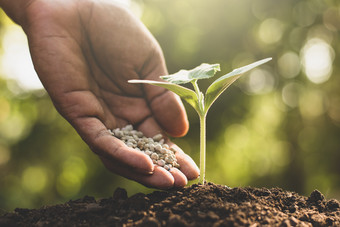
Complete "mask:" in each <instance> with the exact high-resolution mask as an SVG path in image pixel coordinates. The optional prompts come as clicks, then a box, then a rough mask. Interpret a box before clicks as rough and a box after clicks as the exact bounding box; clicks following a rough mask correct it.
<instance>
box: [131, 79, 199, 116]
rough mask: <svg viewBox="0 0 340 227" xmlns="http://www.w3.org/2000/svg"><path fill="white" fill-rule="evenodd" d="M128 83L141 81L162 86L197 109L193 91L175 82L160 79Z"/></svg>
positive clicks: (195, 96) (136, 81) (134, 81)
mask: <svg viewBox="0 0 340 227" xmlns="http://www.w3.org/2000/svg"><path fill="white" fill-rule="evenodd" d="M128 82H129V83H143V84H151V85H155V86H159V87H164V88H166V89H168V90H170V91H172V92H174V93H175V94H177V95H178V96H179V97H181V98H182V99H184V100H185V101H186V102H187V103H189V104H190V105H191V106H192V107H193V108H194V109H195V110H196V111H198V110H199V107H198V101H197V100H198V99H197V95H196V93H195V92H193V91H192V90H190V89H188V88H186V87H182V86H180V85H177V84H171V83H168V82H161V81H154V80H129V81H128Z"/></svg>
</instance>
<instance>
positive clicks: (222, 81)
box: [205, 58, 272, 112]
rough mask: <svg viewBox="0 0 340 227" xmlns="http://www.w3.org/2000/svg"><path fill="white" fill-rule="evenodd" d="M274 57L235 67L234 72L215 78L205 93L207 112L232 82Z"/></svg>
mask: <svg viewBox="0 0 340 227" xmlns="http://www.w3.org/2000/svg"><path fill="white" fill-rule="evenodd" d="M271 59H272V58H266V59H263V60H260V61H257V62H254V63H252V64H249V65H246V66H243V67H241V68H238V69H234V70H233V71H232V72H230V73H228V74H226V75H224V76H222V77H220V78H218V79H217V80H215V81H214V82H213V83H212V84H211V85H210V86H209V87H208V89H207V91H206V93H205V112H207V111H208V110H209V108H210V106H211V105H212V104H213V103H214V102H215V100H216V99H217V98H218V97H219V96H220V95H221V94H222V93H223V91H225V90H226V89H227V88H228V87H229V86H230V85H231V84H232V83H234V82H235V81H236V80H237V79H238V78H239V77H240V76H241V75H240V74H242V73H245V72H247V71H249V70H251V69H253V68H255V67H257V66H259V65H262V64H264V63H266V62H268V61H270V60H271Z"/></svg>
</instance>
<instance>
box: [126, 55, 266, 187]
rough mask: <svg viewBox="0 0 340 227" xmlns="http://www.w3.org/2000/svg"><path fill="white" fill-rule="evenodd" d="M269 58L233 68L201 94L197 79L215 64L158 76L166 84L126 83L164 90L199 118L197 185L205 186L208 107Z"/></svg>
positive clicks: (211, 72) (210, 72)
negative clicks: (175, 95) (189, 108)
mask: <svg viewBox="0 0 340 227" xmlns="http://www.w3.org/2000/svg"><path fill="white" fill-rule="evenodd" d="M270 60H271V58H266V59H263V60H260V61H257V62H254V63H252V64H249V65H246V66H243V67H241V68H238V69H234V70H233V71H232V72H230V73H228V74H226V75H224V76H221V77H220V78H218V79H217V80H215V81H214V82H213V83H212V84H211V85H210V86H209V87H208V88H207V90H206V92H205V95H204V94H203V93H202V92H201V91H200V89H199V87H198V84H197V81H198V80H200V79H208V78H211V77H213V76H214V75H215V73H216V72H217V71H220V65H219V64H206V63H203V64H201V65H200V66H197V67H196V68H194V69H192V70H180V71H178V72H177V73H175V74H172V75H167V76H161V78H162V79H164V80H165V81H166V82H161V81H153V80H129V81H128V82H129V83H146V84H152V85H156V86H159V87H164V88H166V89H168V90H170V91H172V92H174V93H176V94H177V95H178V96H180V97H181V98H182V99H184V100H185V101H186V102H187V103H189V104H190V105H191V106H192V107H193V108H194V109H195V110H196V112H197V113H198V116H199V119H200V177H199V180H198V183H200V184H204V183H205V158H206V116H207V113H208V110H209V108H210V107H211V105H212V104H213V103H214V102H215V100H216V99H217V98H218V97H219V96H220V95H221V94H222V93H223V92H224V91H225V90H226V89H227V88H228V87H229V86H230V85H231V84H232V83H233V82H235V81H236V80H237V79H238V78H239V77H240V76H241V74H243V73H245V72H247V71H249V70H251V69H253V68H255V67H257V66H259V65H262V64H264V63H266V62H268V61H270ZM189 82H190V83H191V84H192V85H193V87H194V90H190V89H188V88H186V87H183V86H180V85H179V84H186V83H189Z"/></svg>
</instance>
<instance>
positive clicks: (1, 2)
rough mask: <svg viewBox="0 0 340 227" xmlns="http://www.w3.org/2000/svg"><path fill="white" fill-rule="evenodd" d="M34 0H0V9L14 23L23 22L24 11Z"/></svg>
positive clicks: (20, 23)
mask: <svg viewBox="0 0 340 227" xmlns="http://www.w3.org/2000/svg"><path fill="white" fill-rule="evenodd" d="M34 1H35V0H0V7H1V8H2V9H3V10H4V11H5V13H6V14H7V16H9V17H10V18H11V19H12V20H13V21H14V22H15V23H17V24H19V25H22V24H23V23H24V22H25V15H26V9H27V8H28V7H29V5H30V4H32V2H34Z"/></svg>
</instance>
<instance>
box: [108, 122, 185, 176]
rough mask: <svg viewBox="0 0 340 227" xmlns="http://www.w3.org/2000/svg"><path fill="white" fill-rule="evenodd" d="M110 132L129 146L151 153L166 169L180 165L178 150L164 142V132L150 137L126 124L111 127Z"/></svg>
mask: <svg viewBox="0 0 340 227" xmlns="http://www.w3.org/2000/svg"><path fill="white" fill-rule="evenodd" d="M109 132H110V133H111V135H113V136H115V137H116V138H118V139H120V140H122V141H123V142H124V143H125V144H126V145H127V146H128V147H132V148H134V149H136V150H138V151H141V152H143V153H145V154H146V155H149V156H150V158H151V159H152V161H153V163H154V164H155V165H158V166H161V167H163V168H164V169H166V170H170V168H172V167H176V168H179V167H180V166H179V164H178V163H177V159H176V156H175V152H176V151H175V150H174V149H172V148H170V147H169V145H168V144H165V143H164V139H163V136H162V134H157V135H155V136H154V137H152V138H148V137H145V136H144V135H143V133H142V132H140V131H137V130H134V129H133V127H132V125H126V126H125V127H124V128H121V129H120V128H116V129H113V130H110V129H109Z"/></svg>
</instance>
